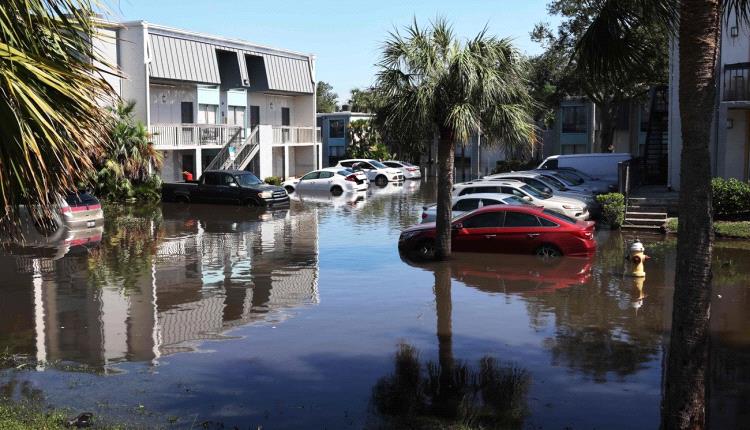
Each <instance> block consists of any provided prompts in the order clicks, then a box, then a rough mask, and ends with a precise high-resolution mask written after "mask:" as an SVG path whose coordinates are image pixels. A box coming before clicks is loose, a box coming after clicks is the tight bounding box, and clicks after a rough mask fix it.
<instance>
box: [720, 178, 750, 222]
mask: <svg viewBox="0 0 750 430" xmlns="http://www.w3.org/2000/svg"><path fill="white" fill-rule="evenodd" d="M711 188H712V191H713V207H714V216H715V217H716V219H723V220H736V219H746V218H748V216H749V215H750V185H749V184H748V183H747V182H742V181H738V180H737V179H734V178H731V179H723V178H714V179H713V180H712V181H711Z"/></svg>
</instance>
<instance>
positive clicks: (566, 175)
mask: <svg viewBox="0 0 750 430" xmlns="http://www.w3.org/2000/svg"><path fill="white" fill-rule="evenodd" d="M536 171H537V172H539V173H541V174H543V175H549V176H553V177H555V178H556V179H557V180H559V181H561V182H563V183H564V184H565V186H567V187H568V188H570V189H572V190H588V191H591V192H593V193H594V194H604V193H608V192H610V191H611V190H613V189H616V188H617V184H616V183H615V184H614V185H613V184H608V183H606V182H603V181H589V180H586V179H584V178H583V176H581V175H580V174H578V173H576V172H574V171H571V170H567V169H563V170H536Z"/></svg>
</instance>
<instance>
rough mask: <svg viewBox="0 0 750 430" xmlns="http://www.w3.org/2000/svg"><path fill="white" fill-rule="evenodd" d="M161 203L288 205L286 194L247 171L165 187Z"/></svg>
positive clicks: (210, 173)
mask: <svg viewBox="0 0 750 430" xmlns="http://www.w3.org/2000/svg"><path fill="white" fill-rule="evenodd" d="M161 199H162V201H164V202H181V203H214V204H234V205H237V204H239V205H246V206H280V205H288V204H289V195H288V194H287V193H286V190H284V189H283V188H281V187H277V186H275V185H268V184H266V183H264V182H263V181H261V180H260V179H258V178H257V177H256V176H255V175H253V174H252V173H250V172H247V171H245V170H209V171H207V172H205V173H204V174H203V176H201V178H200V179H199V180H197V181H190V182H180V183H176V184H170V183H166V184H163V185H162V187H161Z"/></svg>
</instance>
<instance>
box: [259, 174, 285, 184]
mask: <svg viewBox="0 0 750 430" xmlns="http://www.w3.org/2000/svg"><path fill="white" fill-rule="evenodd" d="M263 182H265V183H267V184H269V185H281V178H279V177H278V176H269V177H267V178H266V179H264V180H263Z"/></svg>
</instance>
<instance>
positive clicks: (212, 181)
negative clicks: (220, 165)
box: [203, 172, 220, 185]
mask: <svg viewBox="0 0 750 430" xmlns="http://www.w3.org/2000/svg"><path fill="white" fill-rule="evenodd" d="M203 176H205V179H204V180H203V183H205V184H206V185H219V180H220V179H219V174H218V173H216V172H208V173H206V174H204V175H203Z"/></svg>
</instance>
